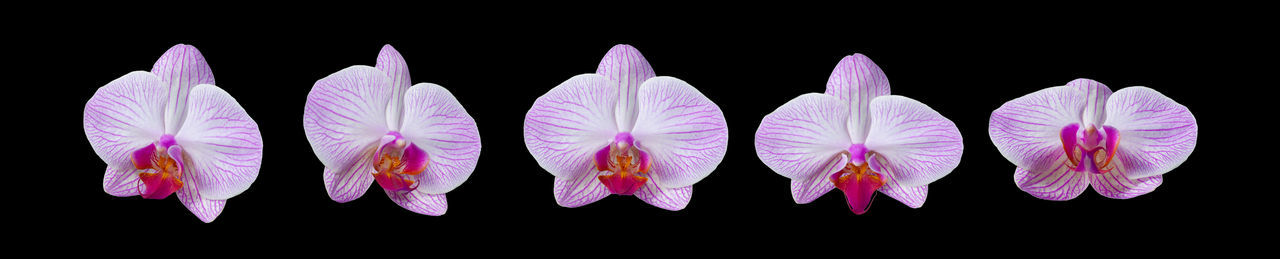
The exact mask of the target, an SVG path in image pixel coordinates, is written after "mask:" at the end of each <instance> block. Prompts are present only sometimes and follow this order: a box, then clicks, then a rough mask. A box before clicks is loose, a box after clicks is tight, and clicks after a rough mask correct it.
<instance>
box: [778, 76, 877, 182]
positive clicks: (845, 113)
mask: <svg viewBox="0 0 1280 259" xmlns="http://www.w3.org/2000/svg"><path fill="white" fill-rule="evenodd" d="M848 118H849V109H848V104H846V103H845V102H844V101H841V100H840V99H837V98H835V97H833V96H830V95H825V94H817V93H810V94H804V95H801V96H800V97H796V98H795V99H791V101H789V102H787V103H786V104H783V105H782V106H781V107H778V109H777V110H774V111H773V112H772V113H769V115H765V116H764V119H763V120H761V121H760V127H759V128H757V129H756V155H757V156H759V157H760V160H761V161H763V162H764V164H765V165H767V166H769V169H773V171H774V172H776V173H778V174H780V175H782V176H786V177H787V178H790V179H792V180H808V179H811V178H813V179H823V180H825V179H827V176H829V174H830V173H831V171H828V170H826V169H825V168H826V167H827V164H828V162H830V161H831V160H832V158H834V157H836V155H838V154H840V153H842V152H845V151H846V150H848V149H849V147H850V146H852V145H853V141H852V140H850V139H849V130H848V126H849V125H848V124H847V123H845V122H847V121H848ZM839 166H840V167H841V168H843V167H844V165H843V164H841V165H839ZM793 186H794V184H793ZM792 189H793V190H794V189H795V188H792Z"/></svg>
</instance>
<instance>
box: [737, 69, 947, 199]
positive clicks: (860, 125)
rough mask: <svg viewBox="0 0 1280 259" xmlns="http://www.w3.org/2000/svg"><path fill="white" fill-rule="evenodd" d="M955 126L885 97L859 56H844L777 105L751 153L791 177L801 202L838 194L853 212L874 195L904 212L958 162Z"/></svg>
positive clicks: (877, 74) (884, 82)
mask: <svg viewBox="0 0 1280 259" xmlns="http://www.w3.org/2000/svg"><path fill="white" fill-rule="evenodd" d="M963 151H964V143H963V141H962V140H961V138H960V131H959V130H958V129H956V125H955V124H954V123H952V122H951V120H948V119H947V118H946V117H942V114H939V113H938V112H937V111H934V110H933V109H932V108H929V106H928V105H925V104H923V103H920V102H918V101H916V100H913V99H911V98H907V97H903V96H897V95H889V80H888V78H887V77H885V74H884V72H883V71H881V70H880V67H879V66H876V64H875V63H874V62H871V59H869V58H867V57H866V56H863V55H862V54H854V55H852V56H847V57H845V58H844V59H843V60H840V63H839V64H837V65H836V69H835V71H832V72H831V77H830V78H829V79H828V80H827V91H826V93H823V94H819V93H809V94H804V95H801V96H800V97H796V98H795V99H792V100H791V101H790V102H787V103H786V104H783V105H782V107H778V109H777V110H775V111H773V113H770V114H769V115H766V116H765V117H764V120H763V121H761V122H760V128H759V129H757V130H756V155H758V156H760V160H762V161H764V163H765V165H768V166H769V168H770V169H773V171H774V172H777V173H778V174H780V175H782V176H786V177H787V178H790V179H791V197H792V198H793V199H795V202H796V203H799V204H805V203H809V202H812V201H813V200H815V199H817V198H818V197H820V196H822V195H823V194H826V193H827V192H829V191H831V189H836V188H839V189H840V190H841V191H843V192H844V195H845V199H846V201H847V203H848V204H849V209H850V210H852V211H853V213H854V214H863V213H866V211H867V209H868V208H869V207H870V206H871V201H872V198H873V195H874V194H875V193H876V192H877V191H878V192H880V193H884V194H886V195H889V197H893V198H894V199H897V200H898V201H900V202H902V203H903V204H906V205H907V206H908V207H912V208H919V207H920V206H923V205H924V200H925V197H926V196H927V195H928V193H929V186H928V184H929V183H932V182H933V181H936V180H938V179H939V178H942V177H943V176H946V175H947V174H949V173H951V170H952V169H955V168H956V166H957V165H959V164H960V154H961V153H962V152H963Z"/></svg>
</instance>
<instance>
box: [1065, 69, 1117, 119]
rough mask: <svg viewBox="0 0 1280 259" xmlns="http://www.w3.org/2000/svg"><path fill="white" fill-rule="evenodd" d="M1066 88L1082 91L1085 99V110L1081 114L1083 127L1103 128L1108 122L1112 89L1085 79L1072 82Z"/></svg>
mask: <svg viewBox="0 0 1280 259" xmlns="http://www.w3.org/2000/svg"><path fill="white" fill-rule="evenodd" d="M1066 87H1068V88H1072V89H1076V90H1077V91H1080V92H1081V93H1082V94H1083V95H1082V96H1083V97H1084V110H1083V113H1082V114H1081V126H1084V127H1088V126H1089V125H1093V126H1095V127H1101V124H1102V122H1103V121H1106V119H1107V117H1106V112H1105V111H1106V106H1107V98H1108V97H1111V88H1107V85H1104V84H1102V83H1099V82H1098V81H1093V80H1089V79H1085V78H1081V79H1076V80H1071V82H1068V83H1067V85H1066Z"/></svg>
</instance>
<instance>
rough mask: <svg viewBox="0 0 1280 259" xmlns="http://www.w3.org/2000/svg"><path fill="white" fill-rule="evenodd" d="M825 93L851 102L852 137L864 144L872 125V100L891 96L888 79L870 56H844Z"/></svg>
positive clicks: (833, 72)
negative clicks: (870, 115)
mask: <svg viewBox="0 0 1280 259" xmlns="http://www.w3.org/2000/svg"><path fill="white" fill-rule="evenodd" d="M826 94H828V95H831V96H835V97H836V98H840V100H841V101H844V102H845V103H847V104H848V108H847V109H849V122H848V123H849V136H851V138H852V139H853V142H854V143H862V142H864V141H865V140H866V139H867V130H868V127H870V126H871V118H870V117H869V116H868V112H869V111H868V108H869V107H870V105H871V99H875V98H876V97H880V96H885V95H889V78H888V77H886V76H885V75H884V71H882V70H880V66H877V65H876V63H875V62H871V59H870V58H867V56H863V55H862V54H853V55H851V56H845V57H844V59H841V60H840V63H838V64H836V69H835V70H833V71H831V77H829V78H828V79H827V91H826Z"/></svg>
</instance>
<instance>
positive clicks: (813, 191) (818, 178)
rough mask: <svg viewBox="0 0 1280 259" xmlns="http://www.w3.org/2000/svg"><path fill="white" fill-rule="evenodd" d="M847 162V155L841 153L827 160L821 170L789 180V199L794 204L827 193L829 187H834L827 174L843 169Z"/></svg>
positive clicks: (811, 199)
mask: <svg viewBox="0 0 1280 259" xmlns="http://www.w3.org/2000/svg"><path fill="white" fill-rule="evenodd" d="M848 163H849V155H846V154H843V153H841V154H838V155H836V157H834V158H832V159H830V160H829V161H827V162H826V163H825V164H824V165H823V166H822V169H821V171H818V172H819V173H816V174H812V175H809V176H808V177H806V178H798V179H794V180H791V199H793V200H795V201H796V204H808V203H810V202H813V200H817V199H818V197H822V195H824V194H827V192H830V191H831V189H835V188H836V185H835V184H833V183H831V180H830V178H829V176H831V174H834V173H836V172H838V171H840V170H843V169H844V166H845V164H848Z"/></svg>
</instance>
